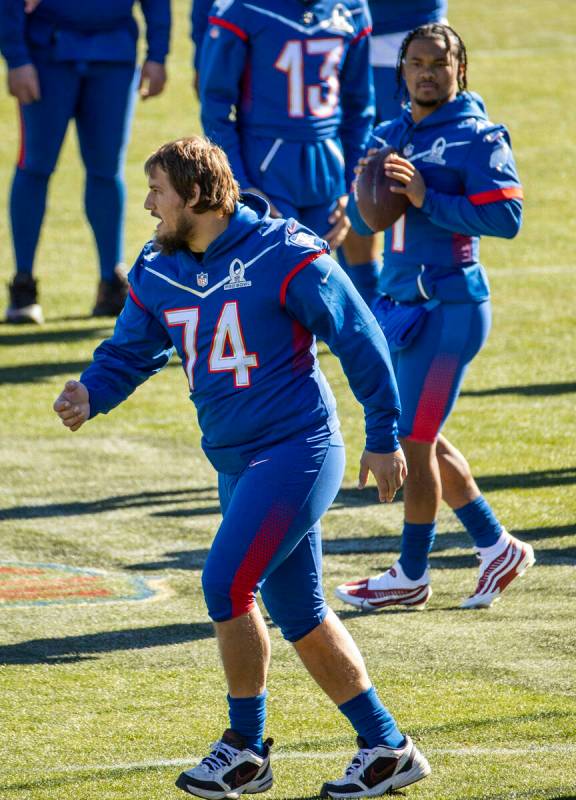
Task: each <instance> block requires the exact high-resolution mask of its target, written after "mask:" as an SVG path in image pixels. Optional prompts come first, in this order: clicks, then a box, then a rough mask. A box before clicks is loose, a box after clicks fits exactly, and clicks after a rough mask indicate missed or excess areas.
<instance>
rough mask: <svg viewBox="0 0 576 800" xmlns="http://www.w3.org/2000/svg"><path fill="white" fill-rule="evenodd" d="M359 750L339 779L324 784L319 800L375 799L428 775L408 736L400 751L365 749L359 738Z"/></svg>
mask: <svg viewBox="0 0 576 800" xmlns="http://www.w3.org/2000/svg"><path fill="white" fill-rule="evenodd" d="M358 747H359V748H360V749H359V750H358V752H357V753H356V755H355V756H354V758H353V759H352V761H351V762H350V764H349V765H348V767H346V771H345V773H344V775H343V777H342V778H339V779H338V780H336V781H330V782H328V783H325V784H324V785H323V786H322V789H321V790H320V797H333V798H347V797H378V796H379V795H381V794H385V793H386V792H392V790H393V789H401V788H402V787H403V786H409V785H410V784H411V783H416V781H421V780H422V779H423V778H425V777H426V776H427V775H430V772H431V771H432V770H431V769H430V764H429V763H428V761H427V760H426V758H425V757H424V756H423V755H422V753H420V751H419V750H417V749H416V747H415V746H414V743H413V742H412V740H411V739H410V737H409V736H406V741H405V742H404V745H403V746H402V747H398V748H393V747H385V746H384V745H379V746H378V747H372V748H367V747H366V742H365V741H364V740H363V739H362V738H361V737H360V736H359V737H358Z"/></svg>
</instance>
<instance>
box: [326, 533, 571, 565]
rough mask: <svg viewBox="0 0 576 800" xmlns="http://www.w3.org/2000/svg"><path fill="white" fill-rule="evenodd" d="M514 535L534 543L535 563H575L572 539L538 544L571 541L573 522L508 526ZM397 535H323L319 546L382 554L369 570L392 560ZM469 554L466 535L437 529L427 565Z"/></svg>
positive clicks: (465, 560)
mask: <svg viewBox="0 0 576 800" xmlns="http://www.w3.org/2000/svg"><path fill="white" fill-rule="evenodd" d="M511 533H513V534H514V536H517V537H518V538H519V539H522V540H523V541H526V542H531V543H532V544H534V549H535V551H536V560H537V564H538V565H540V566H542V565H546V566H549V565H553V566H557V565H559V564H563V563H570V564H574V563H576V543H575V544H573V543H572V542H571V544H569V545H568V546H566V547H550V548H544V547H539V542H541V541H546V540H547V539H555V538H562V537H565V536H567V537H571V539H572V541H575V539H574V537H575V535H576V526H574V525H557V526H550V527H546V528H522V529H520V530H513V529H512V530H511ZM400 544H401V537H400V536H398V535H395V536H369V537H342V538H338V539H325V540H324V541H323V542H322V549H323V552H324V554H325V555H330V556H348V555H363V554H366V555H369V554H371V553H373V554H376V555H377V554H379V553H381V554H382V555H383V558H381V559H378V558H376V559H375V561H374V563H373V564H372V566H371V571H372V572H378V571H382V570H383V569H387V568H388V567H390V566H391V564H392V560H394V559H395V557H396V555H397V554H398V552H399V551H400ZM453 549H461V550H464V551H465V552H463V553H455V554H450V555H439V553H443V552H446V551H448V550H453ZM476 563H477V562H476V559H475V557H474V554H473V545H472V542H471V540H470V538H469V537H468V535H467V534H466V533H465V532H464V531H462V532H457V533H451V532H450V533H440V534H439V535H438V536H437V537H436V541H435V542H434V549H433V551H432V555H431V556H430V565H431V567H435V568H437V569H464V568H467V567H470V566H475V565H476Z"/></svg>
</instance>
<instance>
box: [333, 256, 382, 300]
mask: <svg viewBox="0 0 576 800" xmlns="http://www.w3.org/2000/svg"><path fill="white" fill-rule="evenodd" d="M338 259H339V261H340V264H341V265H342V267H343V269H344V272H345V273H346V274H347V275H348V277H349V278H350V280H351V281H352V283H353V284H354V286H355V287H356V290H357V291H358V293H359V294H360V296H361V297H362V299H363V300H364V302H365V303H366V305H367V306H368V307H369V308H372V303H373V302H374V300H376V298H377V297H378V295H379V294H380V293H379V292H378V278H379V276H380V264H379V262H378V261H367V262H366V263H365V264H356V265H355V266H353V267H351V266H349V265H348V264H347V263H346V260H345V259H343V258H342V255H341V251H339V253H338Z"/></svg>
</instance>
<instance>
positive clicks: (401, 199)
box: [354, 147, 410, 231]
mask: <svg viewBox="0 0 576 800" xmlns="http://www.w3.org/2000/svg"><path fill="white" fill-rule="evenodd" d="M395 152H396V151H395V150H394V148H392V147H383V148H382V149H381V150H378V152H377V153H376V154H375V155H373V156H371V157H369V158H368V159H367V162H366V164H365V165H364V168H363V169H362V172H361V173H360V174H359V175H358V178H357V179H356V181H355V183H354V199H355V200H356V205H357V207H358V211H359V212H360V215H361V217H362V219H363V220H364V222H365V223H366V225H368V226H369V227H370V228H372V230H373V231H385V230H386V228H390V226H391V225H393V224H394V223H395V222H396V220H397V219H399V218H400V217H401V216H402V214H404V213H405V211H406V209H407V208H408V206H409V205H410V201H409V200H408V198H407V197H406V195H404V194H396V193H394V192H391V191H390V187H391V186H403V184H402V183H400V181H395V180H393V179H391V178H387V177H386V173H385V172H384V162H385V161H386V159H387V158H388V156H389V155H391V154H392V153H395Z"/></svg>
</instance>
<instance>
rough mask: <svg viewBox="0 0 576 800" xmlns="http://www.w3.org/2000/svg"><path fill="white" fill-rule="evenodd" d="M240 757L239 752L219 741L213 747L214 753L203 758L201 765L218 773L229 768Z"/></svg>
mask: <svg viewBox="0 0 576 800" xmlns="http://www.w3.org/2000/svg"><path fill="white" fill-rule="evenodd" d="M237 755H238V750H237V749H236V748H235V747H231V746H230V745H229V744H226V742H223V741H222V740H221V739H219V740H218V741H217V742H214V744H213V745H212V751H211V752H210V753H209V754H208V755H207V756H206V758H203V759H202V761H201V762H200V764H201V765H202V766H204V767H206V769H208V770H210V771H211V772H217V771H218V770H219V769H221V768H222V767H229V766H230V764H231V763H232V761H233V760H234V759H235V758H236V756H237Z"/></svg>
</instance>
